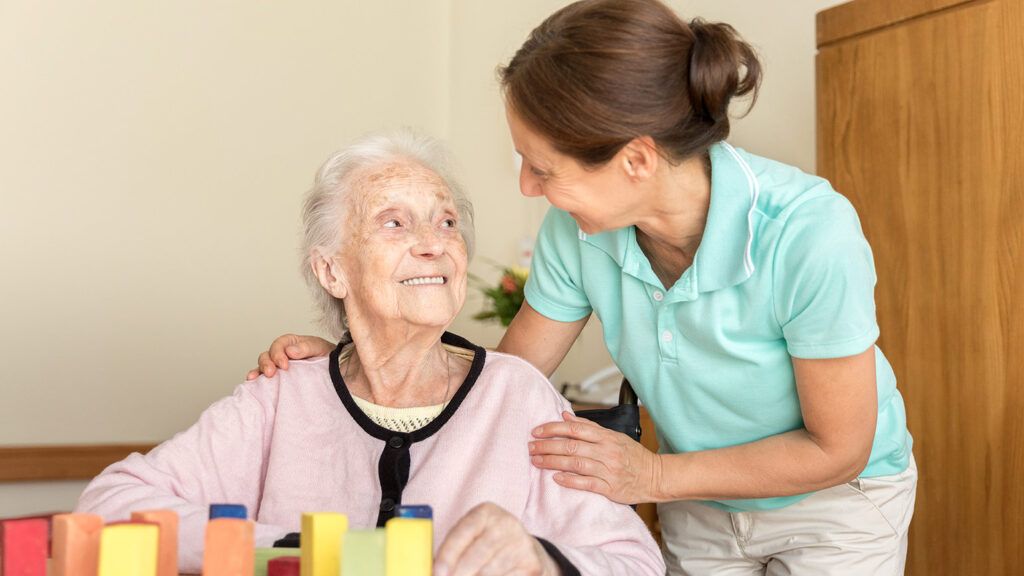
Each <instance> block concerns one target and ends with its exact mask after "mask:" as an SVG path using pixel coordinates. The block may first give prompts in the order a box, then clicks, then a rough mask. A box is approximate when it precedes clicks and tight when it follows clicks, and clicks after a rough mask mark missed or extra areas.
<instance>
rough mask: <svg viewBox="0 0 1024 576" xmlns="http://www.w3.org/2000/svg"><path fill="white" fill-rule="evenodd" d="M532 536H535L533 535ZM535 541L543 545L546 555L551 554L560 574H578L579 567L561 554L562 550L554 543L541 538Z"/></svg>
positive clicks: (565, 575) (578, 575) (566, 575)
mask: <svg viewBox="0 0 1024 576" xmlns="http://www.w3.org/2000/svg"><path fill="white" fill-rule="evenodd" d="M534 538H537V537H536V536H534ZM537 542H540V545H541V546H543V547H544V551H545V552H547V553H548V556H551V559H552V560H554V561H555V564H557V565H558V569H559V570H560V571H561V573H562V576H580V569H579V568H577V567H576V565H575V564H573V563H572V562H570V561H569V559H568V558H566V557H565V555H563V554H562V551H561V550H559V549H558V548H557V547H556V546H555V545H554V544H552V543H551V542H548V541H547V540H545V539H543V538H537Z"/></svg>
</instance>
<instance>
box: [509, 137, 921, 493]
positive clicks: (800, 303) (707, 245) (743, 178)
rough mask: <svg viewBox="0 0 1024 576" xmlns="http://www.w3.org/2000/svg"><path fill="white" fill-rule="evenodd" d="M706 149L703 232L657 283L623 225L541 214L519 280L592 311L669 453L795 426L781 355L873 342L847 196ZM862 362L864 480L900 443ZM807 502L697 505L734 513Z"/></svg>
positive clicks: (870, 297) (887, 383) (891, 385)
mask: <svg viewBox="0 0 1024 576" xmlns="http://www.w3.org/2000/svg"><path fill="white" fill-rule="evenodd" d="M710 155H711V166H712V169H711V205H710V208H709V210H708V218H707V224H706V228H705V231H704V236H703V239H702V241H701V244H700V247H699V248H698V250H697V253H696V255H695V257H694V261H693V264H692V265H691V266H690V267H689V268H688V269H687V270H686V271H685V272H684V273H683V275H682V276H681V277H680V278H679V280H678V281H677V282H676V283H675V285H673V286H672V287H671V288H670V289H668V290H666V289H665V288H664V287H663V286H662V284H661V282H660V281H659V280H658V277H657V276H656V275H655V274H654V271H653V270H652V269H651V265H650V262H649V261H648V260H647V257H646V255H645V254H644V253H643V251H642V250H641V249H640V247H639V245H638V244H637V241H636V229H635V228H634V227H629V228H622V229H618V230H613V231H609V232H603V233H600V234H594V235H587V234H585V233H583V232H582V231H581V230H580V229H579V227H578V226H577V224H576V222H575V221H574V220H573V219H572V218H571V217H570V216H569V214H567V213H566V212H563V211H561V210H558V209H554V208H552V209H551V210H550V211H549V212H548V214H547V216H546V217H545V219H544V223H543V225H542V226H541V230H540V232H539V233H538V236H537V243H536V246H535V252H534V257H533V262H532V266H531V272H530V278H529V280H528V282H527V284H526V300H527V301H528V302H529V303H530V306H532V307H533V308H534V309H536V310H537V311H538V312H539V313H541V314H543V315H544V316H546V317H548V318H551V319H553V320H558V321H563V322H572V321H575V320H579V319H581V318H584V317H586V316H587V315H589V314H590V313H591V312H594V313H595V314H597V316H598V318H600V320H601V324H602V326H603V330H604V341H605V344H606V345H607V347H608V351H609V353H610V354H611V356H612V358H613V359H614V361H615V363H616V365H618V367H619V369H620V370H621V371H622V373H623V374H624V375H625V376H626V378H628V379H629V381H630V382H631V383H632V385H633V387H634V388H635V389H636V392H637V395H638V396H639V397H640V399H641V400H642V401H643V403H644V404H645V405H646V407H647V410H648V411H649V412H650V414H651V417H652V418H653V420H654V422H655V424H656V426H657V430H658V441H659V443H660V444H661V451H662V452H666V453H682V452H691V451H696V450H710V449H715V448H723V447H726V446H735V445H738V444H745V443H748V442H754V441H757V440H760V439H762V438H765V437H768V436H773V435H775V434H780V433H783V432H788V431H790V430H796V429H799V428H802V427H803V418H802V417H801V413H800V401H799V398H798V397H797V390H796V381H795V378H794V375H793V365H792V358H793V357H796V358H839V357H844V356H852V355H855V354H859V353H861V352H863V351H865V350H867V349H868V348H869V347H875V346H874V344H875V340H876V339H877V338H878V325H877V323H876V321H875V303H874V286H875V269H874V262H873V259H872V255H871V248H870V247H869V246H868V243H867V240H865V238H864V234H863V232H862V231H861V227H860V221H859V220H858V218H857V213H856V211H855V210H854V208H853V206H852V205H851V204H850V203H849V201H847V199H846V198H845V197H843V196H842V195H840V194H838V193H837V192H835V191H834V190H833V189H832V187H831V186H830V185H829V183H828V182H827V181H826V180H823V179H821V178H818V177H815V176H811V175H808V174H805V173H803V172H801V171H800V170H798V169H796V168H794V167H791V166H787V165H784V164H780V163H778V162H774V161H771V160H768V159H765V158H760V157H758V156H754V155H752V154H749V153H747V152H744V151H743V150H738V149H736V148H733V147H732V146H730V145H729V144H728V143H725V142H722V143H719V144H716V145H715V146H713V147H712V148H711V151H710ZM875 359H876V370H877V374H876V375H877V387H878V424H877V428H876V430H875V440H874V444H873V446H872V450H871V457H870V460H869V463H868V465H867V468H866V469H865V470H864V472H863V473H862V474H861V475H862V476H864V477H872V476H885V475H890V474H897V473H899V472H902V471H903V470H904V469H906V468H907V466H908V463H909V457H910V450H911V443H912V440H911V437H910V434H909V433H908V432H907V426H906V414H905V411H904V407H903V399H902V397H901V396H900V393H899V391H897V389H896V378H895V376H894V374H893V371H892V367H891V366H890V365H889V362H888V361H887V360H886V358H885V356H884V355H883V354H882V352H881V351H880V350H879V349H878V348H877V347H875ZM596 368H598V367H597V366H595V369H596ZM806 496H807V494H803V495H799V496H790V497H781V498H762V499H749V500H723V501H715V502H707V503H708V504H711V505H714V506H717V507H719V508H723V509H726V510H729V511H733V512H742V511H752V510H770V509H776V508H781V507H783V506H787V505H789V504H792V503H794V502H797V501H799V500H801V499H802V498H805V497H806Z"/></svg>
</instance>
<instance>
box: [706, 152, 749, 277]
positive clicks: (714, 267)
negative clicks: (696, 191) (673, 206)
mask: <svg viewBox="0 0 1024 576" xmlns="http://www.w3.org/2000/svg"><path fill="white" fill-rule="evenodd" d="M710 155H711V206H710V207H709V208H708V221H707V224H705V226H704V237H703V238H702V239H701V242H700V246H699V247H698V248H697V254H695V255H694V257H693V266H691V268H696V269H697V270H696V272H697V278H698V279H699V282H698V286H697V290H698V291H700V292H712V291H715V290H720V289H722V288H728V287H730V286H735V285H737V284H739V283H741V282H743V281H744V280H746V279H747V278H750V276H751V275H752V274H753V273H754V262H753V259H752V258H751V256H750V246H751V243H752V242H753V240H754V209H755V208H756V207H757V197H758V194H759V193H760V191H761V187H760V184H758V181H757V177H756V176H755V175H754V170H753V169H751V167H750V165H749V164H748V163H747V161H746V160H744V159H743V156H741V155H740V153H739V152H738V151H737V150H736V149H735V148H733V147H732V146H731V145H730V144H729V143H727V142H720V143H718V144H716V145H714V146H712V147H711V150H710Z"/></svg>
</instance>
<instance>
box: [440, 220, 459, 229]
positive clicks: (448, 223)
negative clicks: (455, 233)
mask: <svg viewBox="0 0 1024 576" xmlns="http://www.w3.org/2000/svg"><path fill="white" fill-rule="evenodd" d="M458 225H459V223H458V222H456V221H455V219H454V218H445V219H444V220H443V221H442V222H441V226H444V227H445V228H455V227H456V226H458Z"/></svg>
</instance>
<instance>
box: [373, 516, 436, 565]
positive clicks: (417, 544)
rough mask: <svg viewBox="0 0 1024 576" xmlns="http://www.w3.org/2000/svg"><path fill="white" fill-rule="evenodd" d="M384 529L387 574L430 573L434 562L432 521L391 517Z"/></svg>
mask: <svg viewBox="0 0 1024 576" xmlns="http://www.w3.org/2000/svg"><path fill="white" fill-rule="evenodd" d="M384 530H385V532H386V533H387V543H386V544H385V546H384V549H385V553H384V556H385V559H386V563H387V576H430V574H431V570H432V565H433V563H434V548H433V546H434V542H433V540H434V523H433V521H431V520H426V519H423V518H392V519H391V520H388V522H387V524H385V527H384Z"/></svg>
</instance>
